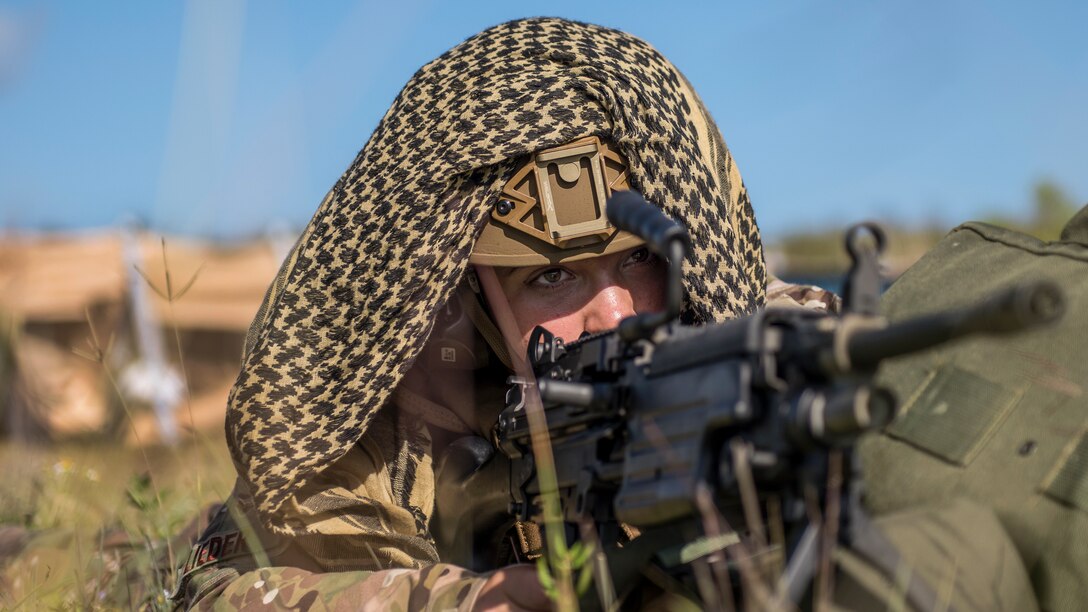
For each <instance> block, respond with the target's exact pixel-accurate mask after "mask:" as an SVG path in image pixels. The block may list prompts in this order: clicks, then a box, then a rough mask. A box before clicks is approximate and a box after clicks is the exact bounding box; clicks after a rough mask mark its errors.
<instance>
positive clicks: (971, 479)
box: [861, 206, 1088, 610]
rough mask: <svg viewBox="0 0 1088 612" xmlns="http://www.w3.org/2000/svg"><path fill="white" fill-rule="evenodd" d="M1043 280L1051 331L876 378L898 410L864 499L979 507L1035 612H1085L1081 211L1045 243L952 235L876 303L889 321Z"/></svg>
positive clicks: (959, 349)
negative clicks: (1026, 583)
mask: <svg viewBox="0 0 1088 612" xmlns="http://www.w3.org/2000/svg"><path fill="white" fill-rule="evenodd" d="M1044 278H1045V279H1050V280H1052V281H1054V282H1056V283H1057V284H1058V285H1059V286H1061V288H1062V290H1063V293H1064V297H1065V315H1064V316H1063V318H1062V319H1061V320H1060V321H1058V322H1057V323H1056V324H1053V325H1050V326H1047V327H1044V328H1040V329H1036V330H1031V331H1025V332H1020V333H1017V334H1014V335H1006V336H1000V337H976V338H971V339H967V340H961V341H957V342H953V343H950V344H948V345H945V346H943V347H939V348H937V349H934V350H930V351H926V352H923V353H918V354H915V355H912V356H909V357H906V358H901V359H896V360H892V361H890V362H889V363H887V364H886V365H885V366H884V367H883V368H882V369H881V372H880V376H879V381H880V383H881V384H883V385H884V386H886V387H888V388H889V389H891V390H892V391H893V392H894V393H895V394H896V396H897V397H898V398H899V403H900V406H899V412H898V414H897V417H896V419H895V420H894V421H893V422H892V423H891V424H890V425H888V427H887V428H886V429H885V430H884V432H883V433H882V434H881V435H875V436H872V437H870V438H868V439H866V440H865V441H863V443H862V445H861V456H862V461H863V464H864V466H865V486H866V498H865V499H866V504H867V506H868V507H869V509H870V510H871V511H872V513H873V514H874V515H875V516H878V517H879V516H881V515H884V514H888V513H892V512H899V511H903V510H907V509H912V508H919V507H927V506H935V505H939V504H941V503H945V502H947V500H950V499H955V498H965V499H968V500H971V501H973V502H975V503H978V504H982V505H984V506H986V507H988V508H990V509H991V510H993V512H994V513H995V514H996V515H997V517H998V519H999V521H1000V524H1001V526H1002V527H1003V529H1004V531H1005V532H1006V533H1007V534H1008V536H1009V537H1010V538H1011V539H1012V541H1013V543H1014V544H1015V546H1016V549H1017V550H1018V552H1019V554H1020V557H1021V559H1022V561H1023V563H1024V567H1025V568H1026V569H1027V572H1028V575H1029V577H1030V580H1031V583H1032V586H1033V588H1034V591H1035V595H1036V597H1037V598H1038V601H1039V605H1040V608H1042V609H1044V610H1088V433H1086V432H1088V206H1086V207H1085V208H1084V209H1082V210H1081V211H1080V212H1078V213H1077V214H1076V215H1075V216H1074V217H1073V219H1072V220H1071V221H1070V222H1069V224H1068V225H1067V226H1066V228H1065V230H1064V231H1063V232H1062V235H1061V239H1060V240H1058V241H1055V242H1041V241H1039V240H1037V239H1035V238H1032V237H1030V236H1027V235H1024V234H1021V233H1019V232H1014V231H1011V230H1007V229H1002V228H999V227H995V226H992V225H988V224H985V223H967V224H965V225H961V226H960V227H958V228H956V229H954V230H953V231H952V232H951V233H949V234H948V236H946V237H945V238H944V240H942V241H941V242H940V243H939V244H938V245H937V246H936V247H934V248H933V249H932V250H930V251H929V252H928V253H927V254H926V255H925V256H924V257H923V258H922V259H921V260H920V261H919V262H918V263H916V264H915V265H914V266H913V267H911V268H910V269H909V270H908V271H907V272H906V273H905V274H903V276H902V277H900V278H899V279H898V280H897V281H896V282H895V284H893V285H892V287H891V288H890V289H889V290H888V292H887V293H886V295H885V296H884V299H883V303H882V307H883V310H884V314H885V315H886V316H887V317H888V319H889V320H891V321H897V320H900V319H904V318H907V317H912V316H917V315H921V314H926V313H931V312H937V311H941V310H946V309H952V308H960V307H965V306H968V305H970V304H972V303H975V302H977V301H979V300H981V299H983V298H984V297H986V296H988V295H991V294H993V293H995V292H997V291H999V290H1001V289H1004V288H1007V287H1008V286H1010V285H1012V284H1014V283H1017V282H1025V281H1032V280H1038V279H1044ZM980 537H982V536H980ZM956 553H957V551H956V550H951V551H949V554H950V555H952V556H956ZM969 556H970V555H965V557H969ZM980 588H984V587H980Z"/></svg>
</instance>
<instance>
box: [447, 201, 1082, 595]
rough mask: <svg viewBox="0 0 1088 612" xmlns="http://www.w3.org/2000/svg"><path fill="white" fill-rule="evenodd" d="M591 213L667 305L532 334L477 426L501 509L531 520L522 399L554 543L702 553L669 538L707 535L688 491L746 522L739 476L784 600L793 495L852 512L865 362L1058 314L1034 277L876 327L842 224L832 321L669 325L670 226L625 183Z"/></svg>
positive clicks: (871, 252)
mask: <svg viewBox="0 0 1088 612" xmlns="http://www.w3.org/2000/svg"><path fill="white" fill-rule="evenodd" d="M608 217H609V219H610V220H611V221H612V223H613V224H614V225H616V226H617V227H619V228H621V229H624V230H627V231H630V232H632V233H635V234H637V235H639V236H640V237H641V238H642V239H643V240H645V242H646V244H647V245H648V246H649V248H651V249H652V250H653V251H654V252H655V253H657V254H658V255H659V256H661V257H663V258H666V259H667V261H668V265H669V276H668V289H667V291H668V295H667V309H666V311H665V312H660V313H645V314H640V315H637V316H634V317H630V318H628V319H626V320H624V321H622V322H621V324H620V325H619V327H618V328H617V329H615V330H612V331H609V332H605V333H600V334H596V335H592V336H588V337H584V338H581V339H578V340H575V341H573V342H564V340H563V339H560V338H556V337H554V336H553V335H552V334H551V333H549V332H548V331H546V330H545V329H543V328H540V327H538V328H537V329H536V330H534V332H533V333H532V335H531V337H530V341H529V355H528V357H529V363H530V364H531V367H532V370H533V374H534V375H535V381H534V380H524V379H513V381H512V382H513V383H514V385H513V386H512V388H511V389H510V392H509V394H508V396H507V407H506V409H505V410H504V411H503V412H502V413H501V415H500V417H499V421H498V425H497V427H496V430H495V442H496V443H497V446H498V449H499V450H500V451H501V453H502V454H504V455H505V456H506V457H508V458H509V459H510V463H509V465H510V468H509V472H508V477H509V481H508V482H509V492H510V497H509V499H507V500H506V501H508V502H509V503H508V507H509V512H510V513H511V514H512V515H513V517H514V518H516V519H517V520H520V521H537V522H539V519H540V512H541V507H540V504H539V496H540V494H541V486H540V482H539V479H538V478H537V471H536V467H537V466H536V462H535V460H534V457H533V453H532V445H531V432H530V425H529V419H528V418H527V415H526V397H527V395H528V394H530V393H539V398H540V402H541V403H540V405H541V406H542V408H543V411H544V414H545V417H546V421H547V428H548V436H549V438H550V442H551V446H552V449H553V454H554V457H555V470H556V477H557V480H558V493H559V496H560V499H561V505H562V511H563V516H564V521H566V522H567V523H568V525H569V527H568V532H569V533H570V536H569V537H577V535H576V534H577V533H578V530H577V528H576V526H577V525H579V524H586V523H587V522H591V523H592V524H593V525H594V526H596V531H597V532H598V534H599V537H600V539H601V541H603V542H611V541H616V540H618V539H622V532H621V530H620V527H621V525H628V526H634V527H636V528H639V529H640V530H642V531H643V532H644V533H645V532H652V531H654V530H656V531H657V532H658V533H661V532H662V531H665V532H668V531H670V530H673V531H674V532H675V538H674V539H675V540H676V542H675V544H676V546H672V547H670V546H662V547H658V546H656V545H655V548H660V549H659V550H656V551H655V554H656V563H657V564H658V565H660V566H664V567H665V568H666V569H669V570H675V569H677V568H678V567H679V566H681V565H682V564H683V563H684V562H685V561H687V560H689V559H690V557H691V556H692V555H693V554H695V555H698V554H706V550H705V548H704V550H703V551H702V553H699V552H698V551H696V552H694V553H693V552H692V551H691V550H690V547H689V549H687V550H685V549H684V547H683V544H684V541H686V540H687V539H688V538H690V537H692V535H694V536H695V537H696V538H698V537H700V536H707V535H709V534H706V533H705V532H704V533H701V534H700V533H699V532H700V531H702V529H701V522H700V521H699V520H698V517H700V515H701V514H703V513H705V510H706V508H705V507H703V508H700V507H699V504H698V503H697V500H699V499H700V495H702V496H703V499H706V496H707V493H708V492H709V494H710V498H711V500H712V502H713V504H714V508H715V511H716V512H720V513H721V516H722V517H723V518H724V519H725V522H726V523H727V524H728V525H731V526H735V527H744V526H748V527H749V528H750V527H751V525H750V523H751V522H752V520H751V519H752V518H753V515H752V514H751V512H752V509H751V506H750V505H749V507H748V508H745V504H746V503H747V501H748V500H745V499H744V490H745V488H746V487H748V488H753V487H754V489H755V490H756V491H758V495H759V497H760V498H761V499H767V498H768V497H774V498H776V499H777V500H778V502H779V504H780V508H781V514H780V516H781V524H782V525H783V526H784V532H785V538H784V543H783V546H782V547H780V548H784V550H781V551H779V552H780V553H782V556H783V557H784V559H785V560H786V561H787V565H786V567H785V572H784V575H783V580H784V584H785V585H786V588H787V590H788V594H789V596H790V598H791V599H792V600H793V601H794V602H798V601H801V600H802V598H803V597H804V596H805V594H806V593H807V592H809V587H810V585H811V583H812V580H813V578H814V576H815V572H816V561H817V552H816V551H817V544H816V543H817V541H818V540H819V536H820V535H821V529H823V527H821V526H820V525H817V524H813V522H812V521H811V520H810V514H809V512H808V511H807V510H810V509H811V508H810V507H809V508H806V500H807V501H808V503H809V505H811V501H812V496H813V495H814V494H815V495H816V496H817V498H818V499H819V501H820V502H821V504H826V503H830V502H834V503H836V504H837V505H838V508H840V511H839V519H840V523H839V526H840V527H841V528H840V529H837V534H838V535H837V536H836V537H837V538H838V539H840V540H845V541H846V543H847V544H849V538H850V534H851V533H852V531H851V529H850V525H851V521H852V520H855V519H858V518H859V517H860V516H861V513H862V510H861V506H860V501H859V496H860V479H858V478H856V473H857V466H856V462H855V461H854V460H853V459H852V457H853V456H852V454H851V449H852V448H853V446H854V445H855V443H856V441H857V440H858V438H859V436H861V435H862V434H863V433H865V432H868V431H872V430H876V429H878V428H881V427H883V426H884V425H885V424H886V423H887V422H888V421H889V420H890V419H891V418H892V416H893V415H894V413H895V399H894V398H893V397H892V395H891V394H890V393H889V392H888V391H886V390H884V389H882V388H880V387H878V386H876V385H875V384H874V383H873V376H874V374H875V371H876V369H877V366H878V365H879V364H880V362H881V361H882V360H884V359H888V358H892V357H895V356H898V355H903V354H906V353H910V352H914V351H918V350H922V349H925V348H928V347H932V346H935V345H937V344H940V343H942V342H946V341H949V340H952V339H955V338H958V337H961V336H965V335H969V334H975V333H1001V332H1012V331H1016V330H1021V329H1025V328H1028V327H1030V326H1033V325H1037V324H1041V323H1045V322H1047V321H1052V320H1054V319H1056V318H1057V317H1058V316H1060V314H1061V312H1062V297H1061V293H1060V291H1059V290H1058V288H1057V287H1056V286H1055V285H1053V284H1052V283H1048V282H1037V283H1034V284H1030V285H1026V286H1019V287H1014V288H1012V289H1010V290H1009V291H1007V292H1005V293H1003V294H1001V295H997V296H994V297H993V298H991V299H989V300H987V301H984V302H982V303H979V304H977V305H975V306H974V307H971V308H967V309H964V310H959V311H952V312H944V313H939V314H933V315H930V316H926V317H922V318H918V319H913V320H909V321H903V322H899V323H895V324H888V323H887V322H886V321H884V320H883V319H882V318H880V317H879V316H878V314H877V307H878V304H879V299H880V275H879V271H878V264H877V256H878V255H879V253H880V251H881V250H882V248H883V244H884V236H883V233H882V232H881V231H880V229H879V228H878V227H877V226H874V225H868V224H865V225H859V226H855V227H854V228H852V229H851V230H850V231H849V232H848V233H847V236H846V248H847V250H848V252H849V254H850V256H851V258H852V259H853V264H852V267H851V270H850V273H849V276H848V278H847V281H846V284H845V287H844V291H843V294H844V296H843V297H844V313H843V314H842V315H841V316H832V315H828V314H826V313H821V312H816V311H809V310H801V309H773V308H769V309H765V310H762V311H760V312H757V313H755V314H752V315H750V316H746V317H743V318H739V319H735V320H732V321H728V322H724V323H717V324H712V325H704V326H684V325H681V324H680V323H679V322H678V321H679V315H680V313H681V309H682V307H683V300H684V293H683V288H682V285H681V276H680V270H681V265H682V262H683V260H684V259H685V257H686V255H687V252H688V244H689V243H688V236H687V234H686V232H685V231H684V230H683V229H682V228H681V227H680V226H678V225H677V224H676V223H674V222H673V221H671V220H669V219H668V218H667V217H665V216H664V215H663V214H662V213H661V212H660V211H659V210H658V209H657V208H655V207H654V206H652V205H650V204H648V203H647V202H645V200H643V199H642V198H641V196H639V195H638V194H636V193H634V192H620V193H618V194H616V195H614V196H613V197H612V199H611V200H610V201H609V202H608ZM477 440H478V439H477ZM833 456H838V457H839V458H842V459H843V462H842V464H841V465H842V466H844V467H842V468H841V474H840V475H841V479H842V486H841V487H838V488H836V489H834V490H829V489H828V487H827V483H828V480H829V478H830V477H833V476H836V475H835V474H834V471H835V469H837V468H836V467H835V466H836V465H838V464H835V463H834V462H833V461H832V459H831V458H832V457H833ZM480 458H481V459H482V457H480ZM470 463H472V462H470ZM478 463H479V462H477V464H478ZM469 471H471V469H470V470H469ZM832 496H834V497H836V499H831V497H832ZM477 518H479V517H477ZM693 519H695V520H693ZM749 535H751V534H749ZM705 539H706V538H705V537H704V540H705ZM659 541H660V540H659ZM734 541H735V540H734ZM636 542H637V540H636ZM729 542H730V541H727V540H722V541H721V542H720V544H721V545H720V546H718V550H720V549H721V548H722V547H724V546H725V545H727V544H728V543H729Z"/></svg>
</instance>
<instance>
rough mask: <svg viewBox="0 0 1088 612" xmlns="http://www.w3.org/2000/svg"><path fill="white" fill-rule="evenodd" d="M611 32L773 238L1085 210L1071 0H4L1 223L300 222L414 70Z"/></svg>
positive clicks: (1077, 28) (227, 227)
mask: <svg viewBox="0 0 1088 612" xmlns="http://www.w3.org/2000/svg"><path fill="white" fill-rule="evenodd" d="M540 14H544V15H559V16H564V17H570V18H574V19H580V20H584V21H591V22H596V23H601V24H603V25H608V26H613V27H618V28H620V29H624V30H627V31H630V32H632V33H634V34H636V35H638V36H641V37H642V38H644V39H646V40H648V41H649V42H651V43H652V44H653V45H654V46H656V47H657V48H658V49H660V50H661V51H662V52H663V53H664V54H665V55H666V56H667V57H669V58H670V59H671V60H672V61H673V62H675V63H676V64H677V65H678V66H679V67H680V68H681V70H683V71H684V72H685V74H687V76H688V78H689V79H690V80H691V81H692V83H693V84H694V85H695V87H696V89H697V90H698V91H699V92H700V94H701V95H702V97H703V99H704V101H705V102H706V103H707V106H708V107H709V108H710V110H711V112H712V113H713V115H714V116H715V118H716V120H717V123H718V125H719V127H720V128H721V129H722V131H723V133H724V135H725V138H726V141H727V142H728V143H729V146H730V148H731V149H732V150H733V153H734V155H735V156H736V158H737V160H738V162H739V164H740V168H741V171H742V174H743V175H744V178H745V182H746V183H747V185H748V188H749V191H750V193H751V195H752V200H753V204H754V206H755V208H756V213H757V217H758V218H759V221H760V225H761V227H762V228H763V229H764V233H765V234H767V235H768V236H769V237H771V238H773V237H775V236H780V235H782V234H784V233H786V232H788V231H791V230H795V229H802V228H806V227H810V226H813V225H815V226H820V227H826V226H831V225H836V224H844V223H848V222H851V221H856V220H860V219H868V218H880V219H891V220H895V221H903V222H911V223H922V222H926V221H936V222H939V223H942V224H945V225H948V226H951V225H953V224H956V223H959V222H961V221H965V220H968V219H971V218H974V217H978V216H981V215H983V214H987V213H989V212H992V211H997V212H1001V213H1004V214H1006V215H1010V216H1026V215H1027V214H1028V212H1029V203H1030V201H1031V189H1032V185H1033V184H1034V183H1035V182H1036V181H1038V180H1040V179H1044V178H1046V179H1051V180H1053V181H1055V182H1057V183H1058V184H1059V185H1061V186H1062V187H1063V188H1064V189H1065V190H1066V191H1067V192H1068V193H1069V194H1070V195H1071V196H1072V197H1073V198H1074V199H1075V200H1076V201H1078V202H1088V110H1086V109H1088V36H1085V31H1086V28H1088V3H1084V2H1077V1H1074V0H1068V1H1064V2H1056V1H1054V2H1047V1H1037V2H1032V3H1027V2H992V1H991V2H984V1H981V0H915V1H912V2H892V1H886V2H872V1H871V0H836V1H828V0H822V1H815V0H778V1H773V2H743V3H742V2H735V1H728V2H716V3H707V2H686V1H669V2H661V1H656V2H641V1H636V0H631V1H628V2H622V3H606V2H586V1H584V0H582V1H580V2H567V1H564V0H554V1H550V2H546V3H533V2H526V1H522V2H503V3H483V2H465V1H462V2H438V1H433V2H423V1H420V2H415V1H410V0H408V1H403V2H395V3H391V2H358V3H357V2H310V3H300V2H286V1H266V2H248V3H245V2H229V1H223V0H219V1H217V0H196V1H191V2H127V3H122V2H77V1H72V2H39V1H19V0H0V228H3V227H9V228H10V227H17V228H51V229H52V228H87V227H100V226H105V225H110V224H115V223H117V222H121V221H124V220H126V219H133V218H135V219H141V220H143V221H145V222H147V223H149V224H150V225H151V226H152V227H154V228H155V229H157V230H160V231H164V232H184V233H199V234H205V235H213V236H220V237H229V236H238V235H247V234H252V233H256V232H262V231H267V230H279V229H284V228H294V227H299V226H301V225H302V224H304V223H305V222H306V220H308V219H309V216H310V215H311V214H312V212H313V210H314V208H315V207H316V206H317V204H318V203H319V202H320V200H321V198H322V196H323V195H324V193H325V191H326V190H327V189H328V188H329V187H330V186H331V185H332V183H333V182H334V181H335V180H336V178H337V177H338V176H339V175H340V173H341V172H342V171H343V170H344V169H345V167H346V166H347V165H348V164H349V163H350V161H351V160H352V158H353V157H354V155H355V153H356V152H357V151H358V150H359V149H360V148H362V146H363V145H364V144H365V142H366V139H367V137H368V136H369V134H370V132H371V130H373V128H374V126H375V125H376V124H377V122H378V120H379V119H380V118H381V116H382V114H383V113H384V112H385V109H386V108H387V107H388V106H389V104H390V103H391V102H392V100H393V97H394V96H395V95H396V93H397V91H398V90H399V89H400V87H401V86H402V85H403V84H404V82H405V81H406V80H407V79H408V78H409V77H410V76H411V75H412V73H413V72H414V71H415V70H416V69H417V68H418V67H419V66H420V65H422V64H423V63H425V62H426V61H428V60H430V59H431V58H433V57H434V56H436V55H438V54H440V53H441V52H443V51H444V50H446V49H447V48H449V47H451V46H453V45H455V44H457V43H458V42H460V41H461V40H463V39H464V38H466V37H468V36H470V35H471V34H473V33H475V32H477V31H479V30H480V29H483V28H484V27H487V26H489V25H493V24H495V23H498V22H501V21H504V20H507V19H511V18H515V17H523V16H530V15H540Z"/></svg>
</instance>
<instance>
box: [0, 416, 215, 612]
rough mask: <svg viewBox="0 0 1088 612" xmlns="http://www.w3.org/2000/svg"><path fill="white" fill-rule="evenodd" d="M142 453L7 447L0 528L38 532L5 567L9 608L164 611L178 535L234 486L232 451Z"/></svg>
mask: <svg viewBox="0 0 1088 612" xmlns="http://www.w3.org/2000/svg"><path fill="white" fill-rule="evenodd" d="M187 439H188V441H189V443H188V444H184V445H181V446H179V447H177V448H172V449H171V448H149V449H146V452H142V451H140V450H139V449H135V448H125V447H122V446H121V445H120V444H119V443H108V442H99V443H96V444H66V445H60V446H52V447H49V446H25V445H16V444H12V443H4V444H0V473H2V474H3V476H2V477H0V526H17V527H21V528H23V529H25V530H26V532H27V533H28V534H29V537H30V539H29V543H28V546H27V548H26V549H24V550H23V551H22V553H20V554H19V555H17V556H16V557H15V558H14V559H9V560H8V562H7V564H6V566H5V567H2V568H0V609H3V610H9V609H27V610H38V609H94V610H98V609H101V610H113V609H122V610H124V609H133V608H139V607H147V608H152V609H155V608H159V607H165V604H166V603H167V602H166V601H165V598H163V597H162V593H163V591H164V590H165V589H167V588H169V587H171V586H172V582H173V581H172V575H171V574H172V571H171V569H170V568H173V567H176V565H177V559H178V558H179V557H184V556H185V555H186V554H187V552H188V551H186V550H173V546H171V545H170V544H169V540H170V537H171V536H173V535H175V534H177V533H178V532H179V531H181V530H182V529H183V528H184V527H185V526H186V525H187V524H188V523H189V522H190V521H192V520H193V519H194V518H196V517H197V516H198V515H199V514H200V512H201V509H202V508H205V507H206V506H207V505H208V504H210V503H214V502H217V501H221V500H223V499H225V497H226V496H227V494H228V493H229V492H230V489H231V486H232V485H233V482H234V468H233V467H232V466H231V463H230V459H229V456H228V454H227V450H226V445H225V444H224V442H223V440H222V439H221V438H220V439H207V438H200V439H198V440H197V441H196V442H192V438H191V437H190V438H187Z"/></svg>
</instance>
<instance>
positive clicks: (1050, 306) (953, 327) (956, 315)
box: [846, 281, 1065, 368]
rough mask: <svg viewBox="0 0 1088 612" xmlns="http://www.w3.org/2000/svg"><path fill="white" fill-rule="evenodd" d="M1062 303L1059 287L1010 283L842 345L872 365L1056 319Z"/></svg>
mask: <svg viewBox="0 0 1088 612" xmlns="http://www.w3.org/2000/svg"><path fill="white" fill-rule="evenodd" d="M1064 309H1065V305H1064V301H1063V298H1062V292H1061V289H1059V288H1058V286H1057V285H1056V284H1054V283H1053V282H1050V281H1036V282H1032V283H1025V284H1022V285H1017V286H1014V287H1013V288H1011V289H1009V290H1007V291H1004V292H1001V293H998V294H997V295H994V296H993V297H991V298H990V299H987V300H984V301H982V302H981V303H979V304H977V305H975V306H973V307H969V308H964V309H960V310H951V311H948V312H941V313H936V314H931V315H925V316H921V317H918V318H915V319H909V320H907V321H902V322H899V323H894V324H892V325H889V326H887V327H885V328H883V329H877V330H864V331H861V330H859V331H857V332H856V333H854V334H853V335H852V336H851V337H850V338H849V339H848V340H847V343H846V346H847V351H848V353H849V356H850V364H851V365H852V366H853V367H856V368H873V367H876V365H877V364H878V363H879V362H880V361H882V360H884V359H887V358H889V357H895V356H897V355H904V354H906V353H912V352H915V351H920V350H923V349H927V348H930V347H933V346H936V345H938V344H942V343H944V342H947V341H949V340H954V339H956V338H960V337H963V336H967V335H971V334H977V333H990V334H995V333H1009V332H1014V331H1019V330H1023V329H1028V328H1030V327H1035V326H1037V325H1042V324H1045V323H1049V322H1051V321H1055V320H1057V319H1058V318H1059V317H1061V315H1062V313H1063V312H1064Z"/></svg>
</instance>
